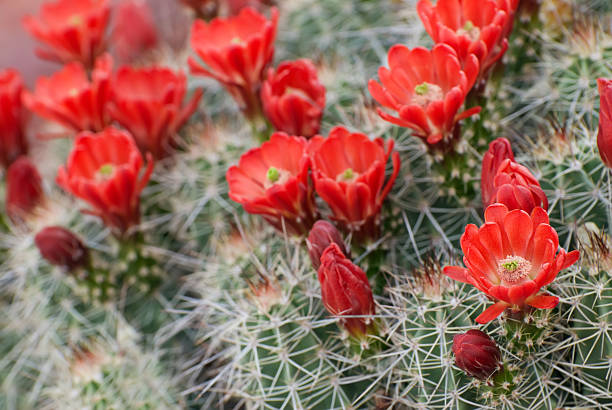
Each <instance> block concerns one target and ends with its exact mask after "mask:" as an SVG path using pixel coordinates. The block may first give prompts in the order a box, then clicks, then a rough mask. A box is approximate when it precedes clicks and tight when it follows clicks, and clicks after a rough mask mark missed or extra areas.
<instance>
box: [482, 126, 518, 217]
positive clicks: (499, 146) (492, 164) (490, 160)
mask: <svg viewBox="0 0 612 410" xmlns="http://www.w3.org/2000/svg"><path fill="white" fill-rule="evenodd" d="M506 159H510V160H511V161H514V153H513V152H512V146H511V145H510V141H508V140H507V139H506V138H497V139H496V140H494V141H492V142H491V143H490V144H489V150H488V151H487V152H486V153H485V154H484V156H483V158H482V172H481V176H480V188H481V189H480V190H481V194H482V203H483V204H485V206H487V205H490V204H492V203H494V202H496V201H492V200H491V198H493V194H494V191H495V187H494V185H493V180H494V179H495V175H497V170H498V169H499V166H500V165H501V164H502V162H504V160H506Z"/></svg>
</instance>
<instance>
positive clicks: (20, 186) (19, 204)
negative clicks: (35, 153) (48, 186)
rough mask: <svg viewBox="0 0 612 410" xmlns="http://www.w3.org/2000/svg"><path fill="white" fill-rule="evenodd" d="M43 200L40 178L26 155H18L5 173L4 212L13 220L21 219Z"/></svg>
mask: <svg viewBox="0 0 612 410" xmlns="http://www.w3.org/2000/svg"><path fill="white" fill-rule="evenodd" d="M42 201H43V189H42V180H41V178H40V174H39V173H38V170H37V169H36V167H35V166H34V164H32V162H31V161H30V160H29V159H28V158H27V157H20V158H19V159H18V160H17V161H15V162H13V164H12V165H11V166H10V167H9V168H8V171H7V174H6V213H7V215H8V216H9V218H11V220H12V221H13V222H18V221H20V220H22V219H23V218H24V217H25V216H27V215H29V214H31V213H32V211H34V209H35V208H36V207H37V206H38V205H39V204H41V203H42Z"/></svg>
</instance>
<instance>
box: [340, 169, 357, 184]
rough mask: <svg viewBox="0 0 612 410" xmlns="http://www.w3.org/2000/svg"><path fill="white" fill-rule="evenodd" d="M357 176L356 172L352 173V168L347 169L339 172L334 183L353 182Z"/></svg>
mask: <svg viewBox="0 0 612 410" xmlns="http://www.w3.org/2000/svg"><path fill="white" fill-rule="evenodd" d="M358 176H359V173H358V172H355V171H353V168H347V169H345V170H344V172H341V173H339V174H338V176H336V181H339V182H353V181H354V180H356V179H357V177H358Z"/></svg>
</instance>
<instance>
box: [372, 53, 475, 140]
mask: <svg viewBox="0 0 612 410" xmlns="http://www.w3.org/2000/svg"><path fill="white" fill-rule="evenodd" d="M388 59H389V68H386V67H380V68H379V69H378V77H379V78H380V82H381V84H379V83H378V82H376V81H375V80H373V79H371V80H370V82H369V83H368V89H369V90H370V94H372V97H373V98H374V99H375V100H376V101H378V103H379V104H381V105H382V106H383V107H385V108H387V109H389V110H391V111H395V112H397V114H398V116H393V115H391V114H389V113H387V112H385V111H383V110H381V109H379V110H378V114H379V115H380V116H381V117H382V118H383V119H384V120H386V121H389V122H391V123H393V124H396V125H399V126H402V127H408V128H411V129H413V130H414V133H415V135H417V136H419V137H421V138H424V139H426V140H427V143H428V144H435V143H437V142H440V141H441V140H443V139H444V140H449V139H451V138H452V132H453V130H454V128H455V124H456V123H457V122H459V121H460V120H462V119H464V118H467V117H469V116H471V115H474V114H477V113H479V112H480V107H474V108H471V109H469V110H466V111H463V112H459V110H460V108H461V106H462V105H463V103H464V100H465V96H466V95H467V93H468V92H469V91H470V89H471V88H472V85H473V84H474V81H475V80H476V75H477V74H478V60H477V59H476V57H475V56H469V57H468V58H467V60H466V63H465V65H464V67H463V68H462V67H461V63H460V61H459V58H458V57H457V53H456V52H455V51H454V50H453V49H452V48H451V47H450V46H448V45H446V44H437V45H435V46H434V48H433V49H432V50H431V51H430V50H427V49H426V48H423V47H416V48H414V49H412V50H410V49H409V48H408V47H406V46H404V45H402V44H396V45H394V46H393V47H391V50H389V55H388Z"/></svg>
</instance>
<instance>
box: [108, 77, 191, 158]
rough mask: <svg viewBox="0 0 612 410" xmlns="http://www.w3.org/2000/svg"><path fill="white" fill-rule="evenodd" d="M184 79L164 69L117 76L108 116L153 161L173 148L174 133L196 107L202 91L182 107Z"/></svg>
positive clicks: (185, 88)
mask: <svg viewBox="0 0 612 410" xmlns="http://www.w3.org/2000/svg"><path fill="white" fill-rule="evenodd" d="M186 91H187V78H186V77H185V74H183V73H182V72H179V73H175V72H173V71H172V70H170V69H167V68H163V67H152V68H133V67H130V66H124V67H121V68H120V69H119V71H118V72H117V74H116V76H115V78H114V80H113V86H112V102H111V104H110V105H109V112H110V114H111V116H112V118H113V119H114V120H116V121H117V122H118V123H119V124H121V125H122V126H123V127H125V128H126V129H127V130H128V131H130V133H131V134H132V136H133V137H134V139H135V140H136V143H137V144H138V147H139V148H140V150H141V151H142V152H143V153H146V152H151V153H152V154H153V157H155V158H156V159H159V158H163V157H164V156H166V155H168V153H169V152H170V151H171V149H172V148H173V147H174V146H175V138H176V133H177V131H178V130H179V128H180V127H181V126H182V125H183V124H184V123H185V121H187V119H188V118H189V116H191V114H193V112H194V111H195V110H196V108H197V106H198V102H199V100H200V97H201V96H202V90H201V89H198V90H196V91H195V92H194V95H193V97H192V98H191V99H190V100H189V101H188V102H187V103H185V104H183V99H184V98H185V94H186Z"/></svg>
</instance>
